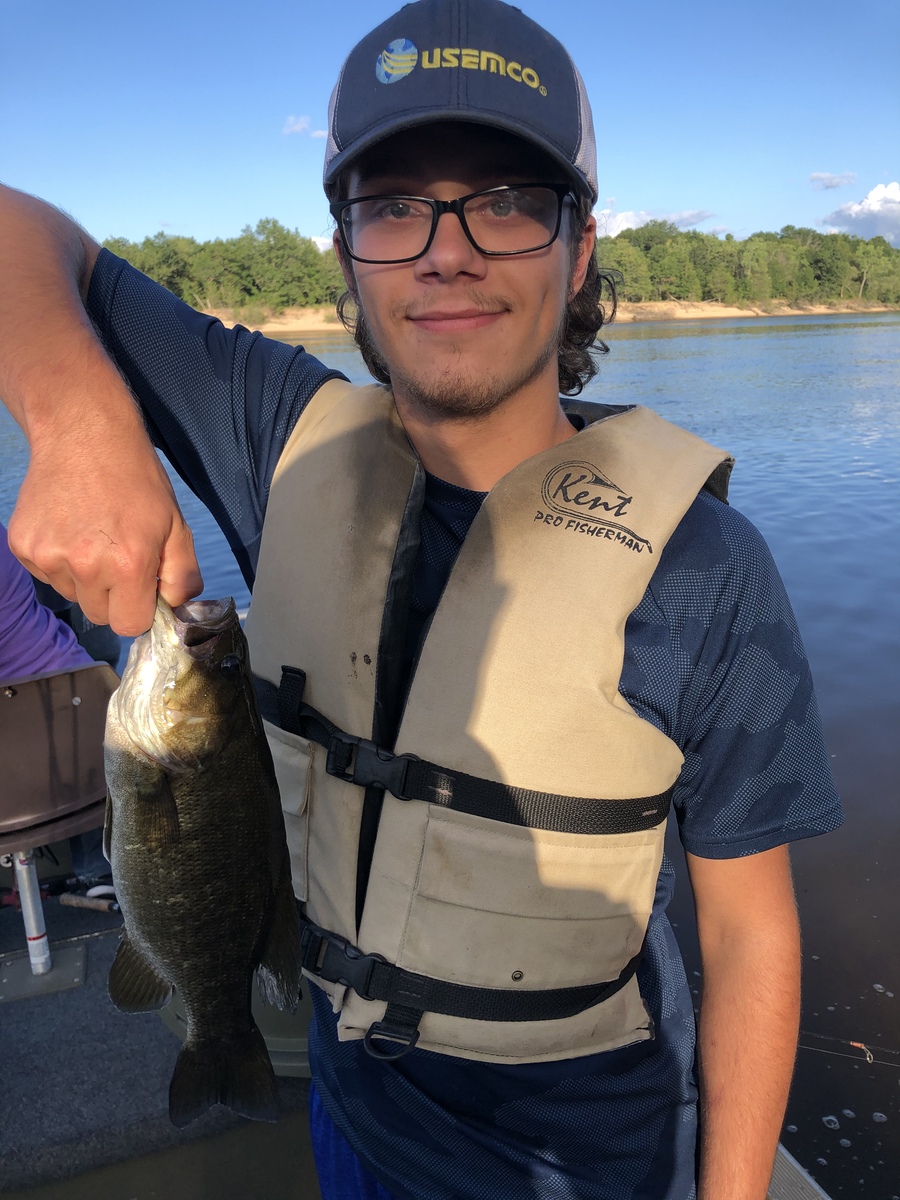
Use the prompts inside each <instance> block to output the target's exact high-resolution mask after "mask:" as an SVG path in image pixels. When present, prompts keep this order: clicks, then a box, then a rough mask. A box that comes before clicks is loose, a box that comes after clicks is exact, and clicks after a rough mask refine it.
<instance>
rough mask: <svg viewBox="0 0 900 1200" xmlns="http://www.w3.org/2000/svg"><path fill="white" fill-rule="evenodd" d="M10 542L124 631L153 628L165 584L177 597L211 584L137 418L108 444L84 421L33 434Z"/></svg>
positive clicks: (89, 609)
mask: <svg viewBox="0 0 900 1200" xmlns="http://www.w3.org/2000/svg"><path fill="white" fill-rule="evenodd" d="M91 428H92V429H93V425H92V426H91ZM9 541H10V546H11V548H12V550H13V552H14V553H15V554H16V555H17V557H18V558H19V559H20V560H21V561H22V562H23V563H24V564H25V566H26V567H27V568H28V569H29V571H31V572H32V574H34V575H36V576H37V577H38V578H39V579H43V580H44V581H45V582H47V583H50V584H52V586H53V587H55V588H56V590H57V591H58V592H60V593H61V594H62V595H63V596H66V597H67V598H68V599H70V600H77V602H78V603H79V604H80V605H81V608H82V609H83V611H84V613H85V615H86V616H87V618H88V620H90V621H93V622H94V624H96V625H106V624H108V625H111V626H112V627H113V629H114V630H115V631H116V632H117V633H121V634H126V635H137V634H140V633H143V632H144V631H145V630H146V629H149V627H150V624H151V622H152V621H153V613H154V609H155V606H156V592H157V587H158V588H159V592H160V594H161V595H162V596H163V598H164V599H165V600H167V601H168V602H169V603H170V604H173V605H178V604H183V603H184V602H185V601H186V600H188V599H190V597H191V596H195V595H196V594H197V592H199V591H200V590H201V589H202V587H203V580H202V578H201V575H200V569H199V567H198V565H197V559H196V556H195V554H194V544H193V537H192V535H191V531H190V529H189V528H188V526H187V525H186V524H185V521H184V517H183V516H182V515H181V511H180V509H179V507H178V502H177V500H176V499H175V494H174V492H173V491H172V485H171V483H170V482H169V478H168V476H167V475H166V472H165V470H164V469H163V466H162V464H161V463H160V461H159V459H158V457H157V455H156V452H155V450H154V449H153V447H152V445H151V444H150V442H149V440H148V439H147V436H146V434H145V433H144V431H143V429H142V428H140V427H139V426H138V427H137V428H135V429H134V430H133V431H132V436H131V438H130V440H126V439H125V438H116V439H115V442H107V443H106V445H104V446H98V445H97V444H96V440H95V437H94V435H93V434H92V435H90V436H89V435H88V434H87V432H86V431H85V430H84V429H81V430H72V431H69V432H68V433H67V434H66V435H65V436H62V435H57V436H55V437H53V438H44V439H41V440H40V441H35V442H34V443H33V445H32V455H31V463H30V465H29V469H28V474H27V475H26V477H25V480H24V482H23V484H22V487H21V490H20V492H19V498H18V503H17V505H16V510H15V513H14V514H13V517H12V519H11V521H10V524H9ZM157 581H158V582H157Z"/></svg>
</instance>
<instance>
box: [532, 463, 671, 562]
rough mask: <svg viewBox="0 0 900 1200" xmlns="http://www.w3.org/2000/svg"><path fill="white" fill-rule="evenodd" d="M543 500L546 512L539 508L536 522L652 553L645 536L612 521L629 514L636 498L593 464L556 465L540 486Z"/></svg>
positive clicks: (637, 550)
mask: <svg viewBox="0 0 900 1200" xmlns="http://www.w3.org/2000/svg"><path fill="white" fill-rule="evenodd" d="M541 499H542V500H543V502H544V511H540V510H539V511H538V514H537V516H536V517H535V521H541V522H542V523H543V524H544V525H551V526H552V527H553V528H556V529H559V528H565V529H568V530H570V531H571V532H573V533H584V534H588V535H589V536H591V537H600V538H602V539H603V540H605V541H615V542H619V543H620V544H622V545H624V546H626V547H627V548H628V549H630V550H635V551H636V552H637V553H641V552H643V551H644V550H645V549H646V550H649V551H650V553H651V554H652V553H653V548H652V547H651V545H650V543H649V542H648V541H647V539H646V538H644V537H641V536H640V534H638V533H635V531H634V530H633V529H629V528H628V526H627V525H623V524H622V523H621V522H620V521H614V520H612V518H613V517H620V518H621V517H625V518H627V517H628V515H629V514H628V506H629V505H630V504H631V503H632V501H633V500H634V497H633V496H627V495H626V494H625V493H624V491H623V490H622V489H621V488H620V487H618V485H617V484H615V483H613V482H612V480H610V479H607V478H606V476H605V475H604V474H603V472H602V471H600V470H599V469H598V468H597V467H595V466H594V465H593V463H588V462H567V463H560V464H559V466H556V467H554V468H553V470H552V471H550V472H549V474H548V475H547V476H546V477H545V479H544V482H543V484H542V486H541Z"/></svg>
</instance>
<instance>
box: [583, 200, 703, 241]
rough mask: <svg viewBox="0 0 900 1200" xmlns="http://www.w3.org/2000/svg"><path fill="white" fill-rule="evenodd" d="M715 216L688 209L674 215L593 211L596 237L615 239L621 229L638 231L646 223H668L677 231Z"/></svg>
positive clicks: (631, 211) (604, 209)
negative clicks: (674, 226) (595, 221)
mask: <svg viewBox="0 0 900 1200" xmlns="http://www.w3.org/2000/svg"><path fill="white" fill-rule="evenodd" d="M607 204H609V200H607ZM715 215H716V214H715V213H712V212H709V211H708V210H707V209H705V208H689V209H685V210H684V211H683V212H674V213H659V212H647V211H646V210H645V209H643V208H642V209H639V210H634V209H628V210H626V211H625V212H619V213H617V212H616V211H615V210H614V209H613V208H601V209H596V210H595V211H594V216H595V217H596V218H597V235H598V237H615V236H616V234H618V233H621V232H622V230H623V229H640V227H641V226H642V225H646V224H647V222H648V221H670V222H671V223H672V224H673V225H677V226H678V228H679V229H690V228H691V227H692V226H694V225H700V224H701V223H702V222H703V221H708V220H709V219H710V218H711V217H714V216H715Z"/></svg>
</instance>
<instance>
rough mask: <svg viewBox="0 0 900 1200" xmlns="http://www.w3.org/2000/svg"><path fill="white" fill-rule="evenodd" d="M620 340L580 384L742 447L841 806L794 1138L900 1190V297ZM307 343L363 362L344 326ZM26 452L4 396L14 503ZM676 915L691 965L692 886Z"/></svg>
mask: <svg viewBox="0 0 900 1200" xmlns="http://www.w3.org/2000/svg"><path fill="white" fill-rule="evenodd" d="M608 341H609V344H610V346H611V348H612V349H611V353H610V355H609V356H608V358H607V360H606V361H605V362H604V364H603V366H602V368H601V371H600V374H599V375H598V377H597V378H596V379H595V380H594V381H593V383H592V384H591V385H590V387H589V389H588V390H587V391H586V393H585V395H586V397H587V398H591V397H593V398H595V399H598V400H604V401H607V402H610V403H613V404H626V403H627V404H632V403H640V404H647V405H649V406H650V407H652V408H654V409H655V410H656V411H657V412H658V413H660V414H661V415H662V416H664V417H667V418H669V419H670V420H672V421H676V422H677V423H679V424H681V425H683V426H685V427H687V428H688V429H691V430H693V431H694V432H695V433H698V434H700V435H701V436H702V437H704V438H706V439H707V440H708V441H711V442H713V443H715V444H716V445H718V446H722V447H725V448H726V449H728V450H729V451H731V453H732V454H734V456H735V458H736V459H737V466H736V467H735V471H734V475H733V479H732V487H731V501H732V503H733V504H734V505H735V506H736V507H738V508H740V509H741V510H742V511H743V512H744V513H745V514H746V515H747V516H749V517H750V519H751V520H752V521H753V522H754V523H755V524H756V525H757V526H758V528H759V529H760V530H761V531H762V533H763V534H764V535H765V537H766V539H767V540H768V542H769V544H770V546H771V548H772V551H773V553H774V555H775V559H776V561H777V562H778V564H779V566H780V568H781V571H782V574H783V576H784V579H785V583H786V585H787V589H788V593H789V595H790V596H791V599H792V602H793V604H794V608H795V610H796V612H797V616H798V620H799V623H800V628H801V630H802V633H803V637H804V640H805V643H806V648H807V652H808V654H809V658H810V662H811V664H812V669H813V675H814V678H815V680H816V685H817V690H818V695H819V702H820V707H821V710H822V715H823V720H824V723H825V729H826V737H827V741H828V748H829V753H830V754H831V755H832V759H833V766H834V770H835V774H836V776H837V779H838V783H839V786H840V789H841V793H842V796H843V799H844V804H845V808H846V812H847V821H846V824H845V826H844V828H843V829H842V830H840V831H839V832H837V833H834V834H831V835H829V836H827V837H824V838H815V839H812V840H810V841H806V842H802V843H799V844H797V845H796V846H795V848H794V850H793V853H792V857H793V862H794V868H795V875H796V882H797V891H798V897H799V902H800V907H801V915H802V920H803V929H804V956H803V958H804V1010H803V1019H802V1028H803V1033H802V1035H801V1039H800V1045H801V1049H800V1051H799V1055H798V1062H797V1072H796V1078H795V1084H794V1089H793V1092H792V1096H791V1102H790V1105H789V1110H788V1115H787V1119H786V1125H785V1130H784V1132H783V1134H782V1141H783V1143H784V1145H785V1146H786V1147H787V1148H788V1149H789V1150H790V1151H791V1152H792V1153H793V1154H794V1156H795V1157H796V1158H797V1159H798V1160H799V1161H800V1162H801V1163H802V1165H803V1166H804V1167H806V1169H807V1170H809V1171H810V1173H811V1174H812V1175H814V1176H815V1178H816V1179H817V1180H818V1181H819V1182H820V1183H821V1185H822V1186H823V1188H824V1189H825V1190H826V1191H827V1192H828V1193H829V1194H830V1195H832V1196H834V1197H837V1196H852V1197H865V1198H866V1200H868V1198H872V1200H892V1198H893V1200H898V1198H900V888H898V887H897V883H896V877H897V870H898V862H900V688H898V686H897V680H898V678H900V632H898V624H900V611H898V597H900V515H898V507H900V500H898V489H900V387H898V385H900V314H893V313H891V314H879V315H872V316H828V317H773V318H756V319H745V320H735V321H685V322H678V323H670V324H663V323H648V324H633V325H622V326H618V327H616V326H613V328H612V330H611V331H610V333H609V336H608ZM306 345H307V348H308V349H309V350H310V351H311V352H312V353H314V354H316V355H317V356H318V357H320V358H322V359H323V360H324V361H325V362H327V363H328V364H329V365H331V366H335V367H337V368H338V369H340V370H342V371H343V372H344V373H345V374H346V375H348V377H350V378H351V379H352V380H353V381H354V382H365V381H366V380H367V375H366V372H365V368H364V367H363V365H362V362H361V360H360V359H359V357H358V355H357V353H356V351H355V349H354V347H353V345H352V343H351V342H350V341H349V339H347V338H346V337H345V336H344V335H343V334H340V333H333V334H332V333H329V334H327V335H322V336H316V337H310V338H309V339H307V340H306ZM26 463H27V452H26V449H25V446H24V442H23V439H22V437H21V434H20V433H19V431H18V429H17V427H16V426H15V425H14V424H13V422H12V421H11V419H10V418H9V417H8V416H7V415H6V413H5V410H2V409H0V520H4V521H6V520H7V519H8V517H9V514H10V512H11V510H12V507H13V504H14V502H15V494H16V490H17V488H18V485H19V483H20V481H21V478H22V475H23V474H24V471H25V467H26ZM176 487H177V489H178V494H179V497H180V498H181V500H182V503H183V506H184V509H185V512H186V515H187V517H188V520H189V521H190V523H191V525H192V527H193V529H194V534H195V538H196V544H197V550H198V555H199V557H200V561H201V566H202V568H203V574H204V578H205V582H206V589H205V593H204V594H205V595H209V596H213V595H215V596H222V595H229V594H231V595H234V596H235V598H236V600H237V602H238V604H239V606H245V605H246V604H247V602H248V600H249V596H248V595H247V591H246V588H245V586H244V584H243V581H242V579H241V577H240V574H239V573H238V571H237V568H236V567H235V565H234V562H233V560H232V558H231V554H230V551H229V550H228V548H227V545H226V543H225V541H224V539H223V538H222V536H221V534H219V532H218V530H217V529H216V528H215V526H214V524H213V522H212V520H211V518H210V517H209V515H208V513H207V512H206V511H205V509H203V508H202V506H201V505H200V504H199V503H198V502H197V501H196V500H195V499H194V498H193V497H192V496H191V495H190V494H189V493H188V492H187V491H186V489H185V488H184V487H183V485H182V484H181V482H180V481H178V480H176ZM747 900H748V903H751V904H752V897H748V898H747ZM672 919H673V921H674V922H675V923H676V925H677V927H678V933H679V937H680V939H681V941H682V945H683V948H684V951H685V957H686V960H687V964H688V973H689V975H690V974H691V972H693V971H699V964H698V961H697V953H696V944H695V938H694V936H693V933H692V930H691V909H690V897H689V889H688V888H687V887H686V886H682V887H681V888H680V894H679V896H677V897H676V901H675V905H674V909H673V912H672ZM699 982H700V981H699V977H698V979H697V983H698V987H699ZM869 1059H871V1061H869Z"/></svg>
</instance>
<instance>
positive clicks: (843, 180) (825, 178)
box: [809, 171, 856, 192]
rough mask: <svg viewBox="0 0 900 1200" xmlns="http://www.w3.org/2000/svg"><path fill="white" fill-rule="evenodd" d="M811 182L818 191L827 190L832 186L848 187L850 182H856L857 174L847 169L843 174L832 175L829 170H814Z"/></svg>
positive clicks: (810, 178)
mask: <svg viewBox="0 0 900 1200" xmlns="http://www.w3.org/2000/svg"><path fill="white" fill-rule="evenodd" d="M809 182H810V183H811V184H812V185H813V187H814V188H815V189H816V191H817V192H827V191H830V190H831V188H839V187H847V185H848V184H850V183H856V176H855V175H854V173H853V172H852V171H845V172H844V173H843V175H832V174H831V173H830V172H829V171H813V173H812V175H810V177H809Z"/></svg>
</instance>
